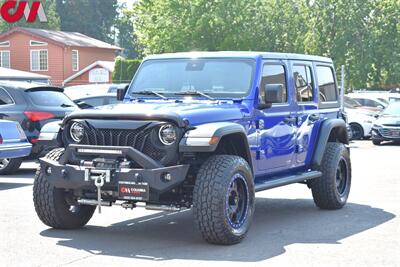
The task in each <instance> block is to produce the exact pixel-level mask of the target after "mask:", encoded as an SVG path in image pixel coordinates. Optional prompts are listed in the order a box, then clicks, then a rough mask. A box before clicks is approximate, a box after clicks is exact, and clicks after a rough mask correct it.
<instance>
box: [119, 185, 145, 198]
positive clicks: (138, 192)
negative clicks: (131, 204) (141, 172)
mask: <svg viewBox="0 0 400 267" xmlns="http://www.w3.org/2000/svg"><path fill="white" fill-rule="evenodd" d="M149 191H150V190H149V184H148V183H146V182H131V181H119V182H118V194H119V198H121V199H125V200H135V201H147V200H149Z"/></svg>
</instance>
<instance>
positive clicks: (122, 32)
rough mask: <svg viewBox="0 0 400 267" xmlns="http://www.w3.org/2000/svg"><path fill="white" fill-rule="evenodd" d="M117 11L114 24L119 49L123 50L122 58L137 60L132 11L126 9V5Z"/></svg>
mask: <svg viewBox="0 0 400 267" xmlns="http://www.w3.org/2000/svg"><path fill="white" fill-rule="evenodd" d="M118 11H119V12H118V13H119V15H118V18H117V19H116V22H115V29H116V31H117V33H118V34H117V36H118V38H117V43H118V45H119V47H121V48H123V49H124V50H123V52H122V56H124V57H125V58H137V55H138V54H137V52H136V47H137V43H136V36H135V34H134V29H133V15H132V12H133V11H132V10H129V9H127V8H126V5H121V6H120V7H119V10H118Z"/></svg>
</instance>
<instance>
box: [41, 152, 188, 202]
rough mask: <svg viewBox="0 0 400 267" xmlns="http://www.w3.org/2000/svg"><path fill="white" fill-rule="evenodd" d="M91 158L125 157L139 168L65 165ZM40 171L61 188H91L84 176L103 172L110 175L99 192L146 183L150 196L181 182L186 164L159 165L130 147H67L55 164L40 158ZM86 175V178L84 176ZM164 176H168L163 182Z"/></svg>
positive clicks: (185, 170) (90, 182) (90, 183)
mask: <svg viewBox="0 0 400 267" xmlns="http://www.w3.org/2000/svg"><path fill="white" fill-rule="evenodd" d="M80 156H82V157H85V156H86V157H87V156H95V157H107V158H111V159H112V158H114V159H116V158H126V159H128V160H133V161H135V162H136V163H138V164H139V165H141V166H142V167H143V168H140V169H136V168H135V169H131V168H98V167H83V166H78V165H71V164H68V163H67V162H69V161H70V160H71V159H73V160H74V161H75V162H76V160H77V159H78V161H79V157H80ZM40 166H41V170H42V172H43V174H44V176H45V177H46V179H47V180H48V181H49V183H50V184H52V185H53V186H55V187H57V188H64V189H95V188H96V187H95V185H94V181H93V180H91V179H87V173H92V172H96V171H104V172H108V173H109V174H110V181H109V182H106V183H105V184H104V186H103V187H102V190H111V191H117V190H118V185H119V183H121V182H135V183H143V182H145V183H148V184H149V188H150V193H157V194H160V193H163V192H165V191H168V190H170V189H172V188H174V187H176V186H178V185H180V184H181V183H182V182H183V181H184V180H185V179H186V175H187V172H188V170H189V165H175V166H168V167H165V166H161V165H159V164H158V163H157V162H155V161H153V160H152V159H151V158H149V157H148V156H146V155H144V154H143V153H141V152H140V151H138V150H135V149H134V148H132V147H105V146H85V145H70V146H69V147H68V148H67V149H66V151H65V153H64V155H63V157H62V158H61V159H60V160H59V161H54V160H51V159H48V158H41V159H40ZM85 174H86V175H85ZM165 174H170V175H169V178H170V179H168V180H166V179H165V178H164V177H165Z"/></svg>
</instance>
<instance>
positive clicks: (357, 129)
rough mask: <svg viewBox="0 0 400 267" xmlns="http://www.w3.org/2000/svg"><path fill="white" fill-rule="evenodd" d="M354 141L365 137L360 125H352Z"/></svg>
mask: <svg viewBox="0 0 400 267" xmlns="http://www.w3.org/2000/svg"><path fill="white" fill-rule="evenodd" d="M350 128H351V132H352V134H353V140H361V139H362V138H363V137H364V129H363V127H362V126H361V125H360V124H358V123H350Z"/></svg>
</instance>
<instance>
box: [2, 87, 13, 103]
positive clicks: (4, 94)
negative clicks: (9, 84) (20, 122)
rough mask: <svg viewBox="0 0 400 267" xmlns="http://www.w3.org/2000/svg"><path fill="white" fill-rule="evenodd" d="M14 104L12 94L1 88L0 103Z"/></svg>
mask: <svg viewBox="0 0 400 267" xmlns="http://www.w3.org/2000/svg"><path fill="white" fill-rule="evenodd" d="M10 104H14V101H13V100H12V98H11V97H10V95H9V94H8V93H7V92H6V90H4V89H3V88H0V105H10Z"/></svg>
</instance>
